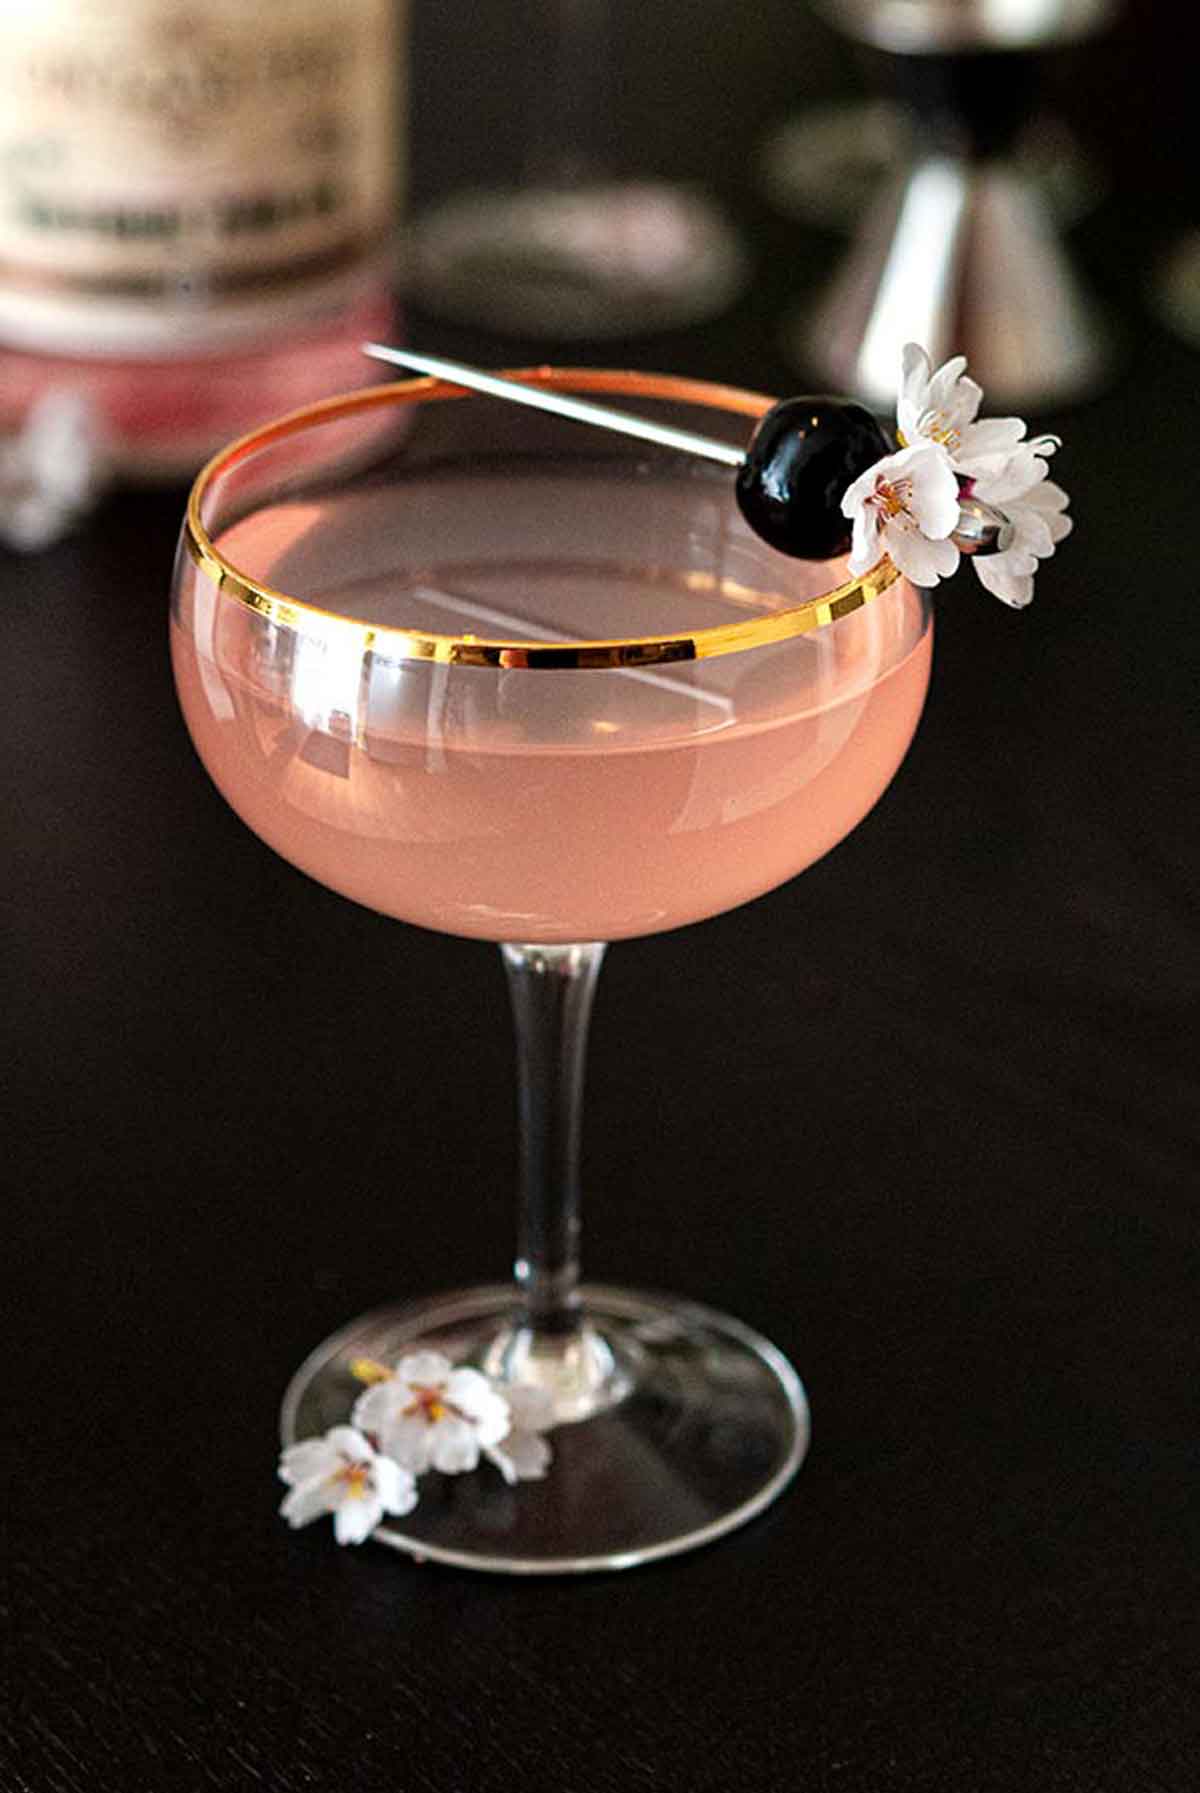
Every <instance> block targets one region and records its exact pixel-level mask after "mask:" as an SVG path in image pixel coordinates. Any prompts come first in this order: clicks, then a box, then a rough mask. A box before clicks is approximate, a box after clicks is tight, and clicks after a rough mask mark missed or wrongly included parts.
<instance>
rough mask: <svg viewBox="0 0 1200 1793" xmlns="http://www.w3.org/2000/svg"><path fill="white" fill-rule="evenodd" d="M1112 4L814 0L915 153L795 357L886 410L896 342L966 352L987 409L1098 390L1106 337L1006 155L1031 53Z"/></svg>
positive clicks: (1033, 193) (797, 324)
mask: <svg viewBox="0 0 1200 1793" xmlns="http://www.w3.org/2000/svg"><path fill="white" fill-rule="evenodd" d="M1114 5H1115V0H1023V4H1021V5H1020V6H1015V5H1014V6H1003V5H997V4H996V3H995V0H824V8H823V9H824V11H825V12H826V14H827V16H829V17H830V18H831V20H832V21H833V22H834V23H836V24H837V25H838V26H839V27H840V28H841V29H842V30H843V31H845V32H847V33H848V34H850V35H852V36H854V37H857V38H860V39H861V40H863V41H865V42H866V43H868V44H870V45H871V46H873V48H874V49H876V50H881V51H883V52H885V53H886V54H887V56H888V57H889V58H890V59H891V61H892V66H893V69H894V72H895V74H896V75H897V77H898V79H899V81H900V85H901V89H902V92H903V93H904V97H905V100H906V103H907V105H908V106H909V108H910V110H911V111H912V112H913V113H914V114H915V117H916V125H915V136H916V140H917V142H918V143H920V144H923V145H924V146H925V147H924V149H923V150H921V151H920V152H918V154H917V156H916V158H915V160H914V161H913V162H912V163H911V165H910V166H908V167H907V168H905V169H904V170H902V171H901V172H900V173H899V174H898V175H897V177H896V179H895V180H894V181H892V182H891V183H890V184H889V186H888V187H887V189H886V190H885V191H884V192H883V193H882V194H881V195H880V197H879V198H878V200H877V201H876V203H875V204H874V205H873V206H872V207H871V208H870V210H869V211H868V213H867V215H866V216H865V218H864V219H863V221H862V224H861V225H860V227H859V230H858V233H857V235H856V238H855V241H854V244H853V246H852V248H851V250H850V253H849V255H848V257H847V259H846V260H845V262H844V263H843V264H842V266H841V267H840V269H839V270H838V272H837V274H836V275H835V277H834V279H833V281H832V283H831V285H830V287H829V288H828V290H827V291H826V293H825V295H824V296H823V298H822V299H821V300H820V301H819V303H818V305H817V308H816V310H815V311H813V310H812V309H809V310H807V311H806V312H805V313H804V314H803V316H801V317H798V318H795V319H793V320H792V321H791V322H790V323H789V325H788V327H787V331H786V343H787V346H788V348H789V349H790V351H791V352H792V354H793V357H794V359H795V360H796V361H797V362H798V363H801V364H803V365H805V366H807V367H810V368H811V369H812V370H813V371H814V372H815V373H819V374H820V375H821V376H822V378H826V379H830V380H832V381H833V382H834V383H835V384H836V385H837V386H838V387H840V388H841V389H842V390H844V391H848V392H853V393H855V394H856V395H857V396H858V397H861V398H863V399H864V400H866V401H867V402H868V403H871V404H875V405H887V404H888V403H889V402H890V401H891V399H892V398H893V397H894V394H895V386H896V368H897V367H898V366H899V364H900V352H901V349H902V347H903V345H904V343H906V342H910V341H917V342H920V343H922V344H923V345H924V346H925V347H926V348H927V349H928V351H929V353H930V355H931V356H932V358H933V360H934V362H935V363H937V362H938V361H942V360H945V359H946V358H947V357H948V356H949V355H951V354H954V353H960V354H965V355H966V356H967V359H968V362H969V363H970V368H971V373H972V375H973V376H974V377H975V378H977V379H978V380H979V381H980V383H981V384H982V385H983V386H984V388H985V389H986V390H987V392H988V395H989V397H990V398H992V399H995V400H998V401H1000V402H1001V403H1003V404H1011V405H1014V406H1019V407H1023V408H1028V409H1033V410H1037V409H1038V408H1040V407H1041V406H1043V405H1044V404H1048V403H1050V402H1051V401H1056V400H1061V399H1063V398H1066V397H1076V396H1080V395H1082V394H1083V393H1085V392H1087V391H1090V390H1092V389H1094V388H1095V387H1096V386H1097V385H1098V384H1099V383H1100V381H1101V380H1102V378H1103V376H1104V374H1105V372H1106V370H1107V367H1108V363H1109V352H1108V342H1107V333H1106V332H1105V331H1104V329H1103V327H1102V326H1101V324H1100V323H1099V322H1098V320H1097V318H1096V316H1095V314H1094V313H1093V311H1092V308H1091V306H1090V304H1089V303H1088V301H1087V300H1086V299H1085V297H1084V295H1083V294H1082V292H1081V291H1080V289H1079V286H1078V283H1077V281H1076V279H1075V276H1074V273H1073V272H1072V270H1071V267H1070V265H1069V263H1068V261H1067V258H1066V255H1065V253H1064V251H1063V249H1062V247H1061V245H1060V243H1059V241H1058V237H1057V234H1056V230H1055V227H1054V224H1053V222H1052V219H1051V216H1050V213H1049V209H1048V207H1047V204H1046V201H1045V199H1044V197H1043V195H1042V193H1041V192H1040V191H1039V190H1038V188H1037V186H1035V184H1034V183H1033V182H1031V181H1030V180H1029V178H1028V176H1027V175H1026V174H1025V173H1023V172H1022V171H1021V169H1020V168H1019V166H1018V164H1017V162H1016V161H1015V159H1014V157H1013V153H1012V151H1013V144H1014V141H1015V139H1016V138H1017V136H1018V135H1019V133H1020V130H1021V127H1022V125H1023V124H1024V122H1025V120H1026V118H1027V117H1028V111H1029V96H1030V92H1031V89H1032V87H1033V84H1034V78H1035V73H1036V61H1035V58H1036V54H1037V53H1038V52H1040V51H1043V50H1045V49H1047V48H1049V47H1050V46H1052V45H1055V46H1056V45H1060V44H1063V43H1065V42H1068V41H1071V40H1073V39H1075V38H1078V37H1081V36H1083V35H1085V34H1086V33H1087V32H1089V31H1092V30H1094V29H1096V28H1097V27H1098V26H1099V25H1100V24H1101V23H1102V22H1103V21H1105V20H1106V19H1107V18H1108V16H1109V15H1110V13H1111V12H1112V11H1113V9H1114Z"/></svg>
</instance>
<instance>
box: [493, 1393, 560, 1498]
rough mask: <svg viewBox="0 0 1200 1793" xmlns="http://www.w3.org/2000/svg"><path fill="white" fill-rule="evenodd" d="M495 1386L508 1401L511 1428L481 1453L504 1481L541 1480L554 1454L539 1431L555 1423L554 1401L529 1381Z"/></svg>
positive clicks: (546, 1430)
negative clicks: (487, 1458)
mask: <svg viewBox="0 0 1200 1793" xmlns="http://www.w3.org/2000/svg"><path fill="white" fill-rule="evenodd" d="M494 1386H495V1387H496V1388H498V1390H499V1392H500V1393H501V1394H502V1395H503V1397H504V1399H505V1400H506V1401H507V1403H508V1411H509V1419H510V1427H509V1430H508V1431H507V1432H506V1433H505V1435H504V1437H503V1438H502V1439H501V1440H500V1442H499V1444H494V1445H490V1446H489V1447H488V1448H487V1449H486V1451H485V1453H484V1454H485V1455H486V1456H487V1457H489V1458H490V1459H491V1461H492V1462H493V1463H494V1464H495V1465H496V1468H497V1469H498V1470H499V1471H500V1473H501V1475H502V1476H503V1477H504V1479H505V1481H506V1482H538V1481H541V1479H542V1477H543V1476H544V1475H545V1473H546V1471H547V1469H548V1468H549V1467H550V1458H551V1456H552V1454H553V1453H552V1452H551V1449H550V1446H549V1445H548V1444H547V1443H546V1440H545V1439H544V1438H543V1437H542V1433H543V1432H548V1431H549V1430H550V1427H551V1426H552V1425H553V1424H554V1402H553V1401H552V1399H551V1397H550V1395H549V1394H548V1393H547V1391H546V1390H545V1389H544V1388H536V1387H534V1386H533V1384H532V1383H524V1382H519V1383H509V1382H504V1383H497V1384H495V1385H494Z"/></svg>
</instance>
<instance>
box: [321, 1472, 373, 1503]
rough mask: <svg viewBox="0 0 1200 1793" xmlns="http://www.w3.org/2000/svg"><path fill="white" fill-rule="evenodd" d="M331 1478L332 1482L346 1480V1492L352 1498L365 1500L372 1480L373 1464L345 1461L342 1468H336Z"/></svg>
mask: <svg viewBox="0 0 1200 1793" xmlns="http://www.w3.org/2000/svg"><path fill="white" fill-rule="evenodd" d="M329 1479H330V1481H332V1482H344V1483H345V1487H346V1493H347V1495H348V1496H349V1498H350V1499H351V1500H363V1499H365V1497H366V1493H367V1488H368V1485H369V1483H370V1480H371V1465H370V1464H369V1463H344V1464H343V1465H342V1467H341V1469H335V1470H334V1472H333V1474H332V1476H330V1478H329Z"/></svg>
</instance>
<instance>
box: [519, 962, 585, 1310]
mask: <svg viewBox="0 0 1200 1793" xmlns="http://www.w3.org/2000/svg"><path fill="white" fill-rule="evenodd" d="M500 951H501V953H502V955H503V958H504V969H505V971H506V972H507V974H508V988H509V994H510V996H511V998H512V1006H513V1017H514V1020H515V1022H516V1031H517V1100H518V1112H519V1118H520V1141H519V1154H520V1170H519V1183H518V1207H517V1257H516V1263H515V1265H514V1275H515V1277H516V1283H517V1297H518V1306H519V1309H520V1312H521V1317H522V1319H523V1320H524V1321H525V1322H526V1323H527V1324H529V1325H531V1326H534V1327H536V1328H537V1329H538V1330H539V1331H541V1332H553V1333H564V1332H572V1331H575V1330H577V1328H578V1325H579V1294H578V1283H579V1135H580V1126H581V1122H582V1119H583V1068H584V1060H585V1058H586V1054H587V1031H588V1020H589V1017H590V1015H591V1010H592V996H593V993H594V991H595V988H596V977H597V975H598V973H599V970H600V963H601V960H602V959H603V957H604V946H603V943H602V942H591V943H589V944H587V945H582V946H514V945H506V946H502V947H501V949H500Z"/></svg>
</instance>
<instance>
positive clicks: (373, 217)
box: [0, 0, 403, 476]
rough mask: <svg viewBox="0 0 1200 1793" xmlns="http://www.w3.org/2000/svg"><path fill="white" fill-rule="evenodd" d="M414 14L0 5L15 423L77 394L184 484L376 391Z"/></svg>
mask: <svg viewBox="0 0 1200 1793" xmlns="http://www.w3.org/2000/svg"><path fill="white" fill-rule="evenodd" d="M402 5H403V0H288V4H287V5H286V6H281V7H263V6H257V5H254V4H247V0H203V3H202V4H201V3H200V0H37V4H35V5H28V6H26V5H24V4H15V5H14V4H11V3H10V0H0V425H7V426H9V427H11V426H12V425H13V424H14V423H16V422H18V421H19V420H20V419H21V418H22V417H23V416H24V415H25V414H26V413H27V412H28V410H29V408H30V406H31V405H32V404H33V403H34V402H35V401H36V400H37V399H38V397H39V396H40V395H41V394H42V393H44V392H46V391H47V390H50V389H66V390H69V391H71V392H73V393H76V394H81V395H83V396H84V397H85V398H86V399H87V400H89V401H90V403H91V404H92V406H93V407H94V409H95V411H96V412H97V413H98V415H99V418H100V421H101V423H102V425H103V427H104V428H105V430H106V433H107V435H108V438H109V442H110V446H111V449H112V452H113V454H114V457H115V459H116V462H117V465H118V466H119V467H120V468H121V469H122V470H123V471H125V472H126V473H132V474H139V475H151V476H157V475H163V476H170V475H177V474H182V473H187V472H189V471H191V470H192V468H194V467H195V465H196V464H197V463H198V462H199V461H200V460H201V459H202V458H203V457H204V455H205V454H206V453H207V452H208V451H209V450H210V449H211V448H213V447H215V446H216V445H217V444H218V443H219V442H221V441H223V440H225V439H227V438H228V437H229V436H231V435H236V434H238V433H239V432H240V431H241V430H243V429H245V428H248V427H250V425H251V424H253V423H255V422H257V421H259V420H260V419H261V418H262V417H264V416H266V415H269V414H271V413H273V412H277V411H279V410H286V409H289V408H290V407H292V406H294V405H298V404H302V403H304V402H305V401H307V400H308V399H310V398H313V397H316V396H319V395H321V394H323V393H326V392H332V391H335V390H337V389H339V388H341V387H345V386H349V385H356V384H359V383H361V382H362V381H364V380H365V379H368V378H374V377H375V376H374V375H373V374H372V373H371V372H370V370H369V368H368V366H367V364H365V363H364V362H363V360H362V358H361V356H360V355H359V353H358V344H359V342H360V341H361V340H362V338H363V337H364V336H378V335H381V334H385V333H386V332H387V331H388V330H389V328H390V327H391V326H392V321H393V307H392V299H391V293H390V272H391V267H390V263H391V239H392V233H393V230H394V221H395V208H396V187H397V180H398V174H399V160H400V155H399V143H400V135H399V131H398V119H399V69H400V60H401V54H402V48H403V40H402V35H401V27H402V13H401V10H400V8H401V7H402Z"/></svg>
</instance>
